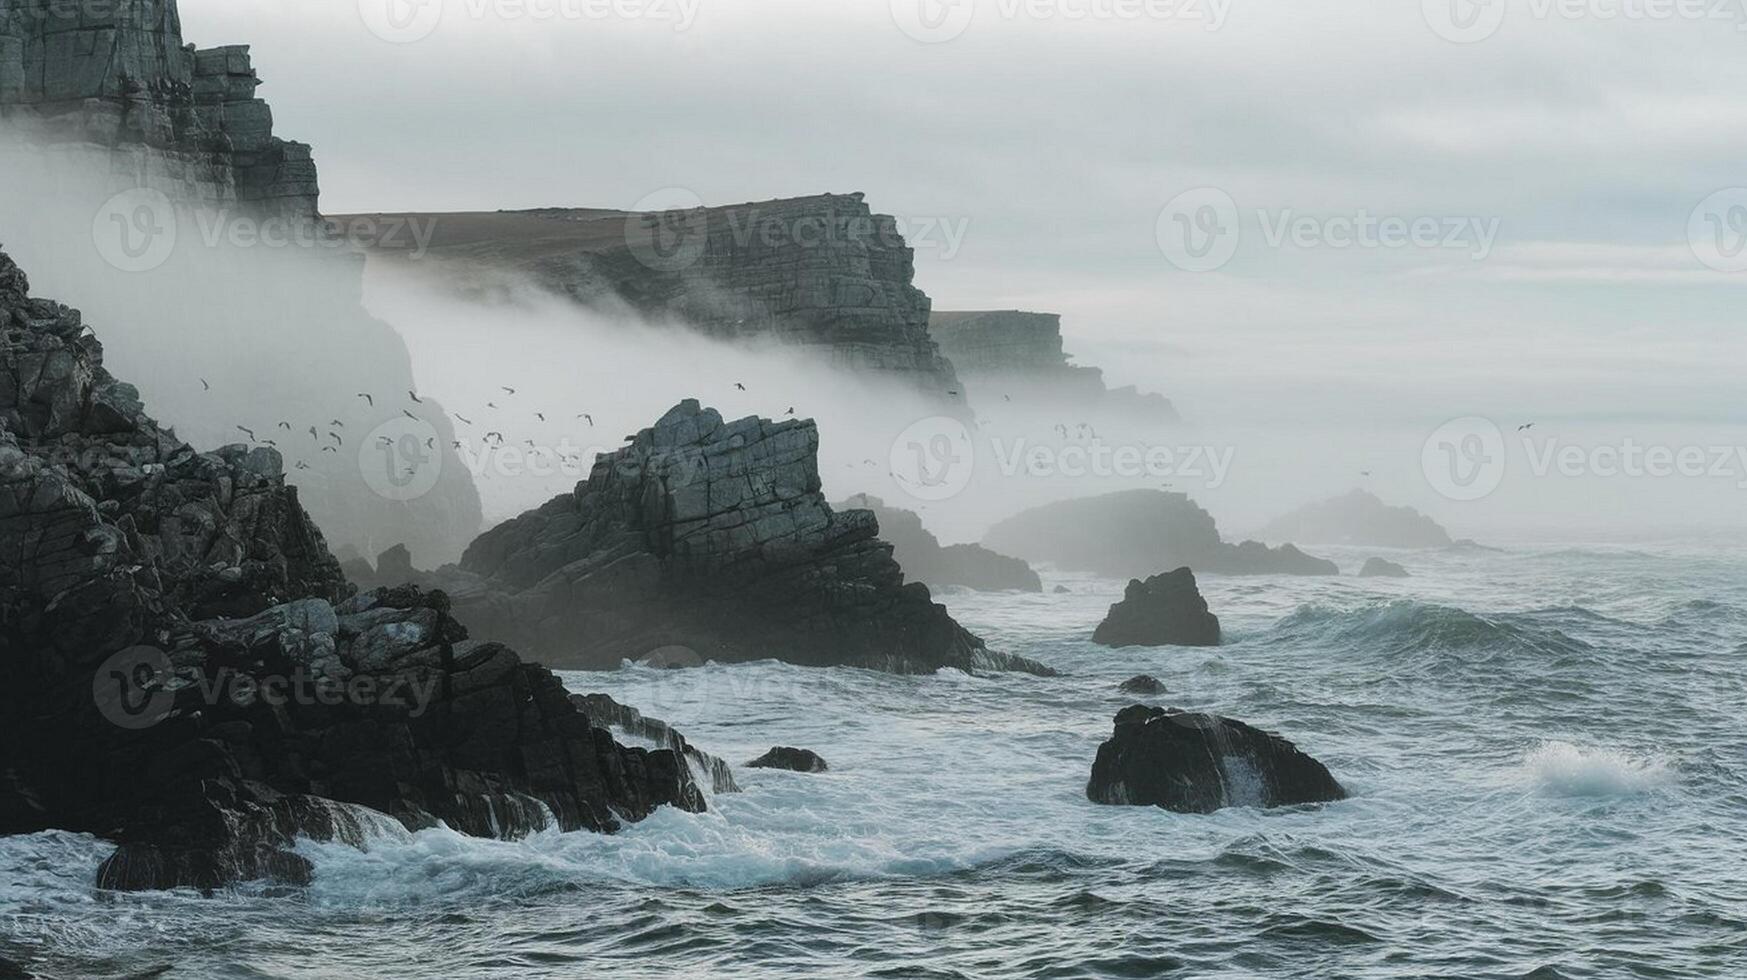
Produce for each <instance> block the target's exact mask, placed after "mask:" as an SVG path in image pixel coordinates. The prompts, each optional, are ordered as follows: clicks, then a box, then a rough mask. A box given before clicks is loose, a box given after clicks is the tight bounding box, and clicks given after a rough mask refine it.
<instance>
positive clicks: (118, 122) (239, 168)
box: [0, 0, 483, 563]
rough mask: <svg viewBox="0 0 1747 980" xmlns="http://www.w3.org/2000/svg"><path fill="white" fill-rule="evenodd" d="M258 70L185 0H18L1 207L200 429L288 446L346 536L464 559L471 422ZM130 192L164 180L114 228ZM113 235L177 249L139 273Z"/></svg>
mask: <svg viewBox="0 0 1747 980" xmlns="http://www.w3.org/2000/svg"><path fill="white" fill-rule="evenodd" d="M258 84H259V79H258V77H257V76H256V73H255V70H254V68H253V66H252V64H251V62H250V58H249V53H248V49H247V48H246V47H244V46H230V47H220V48H209V49H203V50H196V49H195V48H194V47H192V46H191V45H185V44H184V43H183V41H182V36H181V24H180V18H179V16H178V13H177V8H176V4H175V2H174V0H110V2H105V3H77V2H68V0H5V2H4V3H3V4H0V120H3V121H4V122H5V123H6V124H7V129H8V130H9V131H12V132H14V133H17V134H23V135H25V136H27V137H28V140H27V141H26V142H25V143H24V144H23V145H22V146H21V147H17V148H14V147H12V146H11V145H10V144H9V145H8V146H6V147H4V149H5V150H6V151H7V159H5V160H4V161H0V172H4V173H5V174H6V177H7V179H6V180H0V224H3V225H4V226H5V227H6V228H7V230H8V233H9V235H12V236H17V237H15V238H14V239H13V241H12V243H11V244H12V246H13V247H14V249H15V250H16V254H17V256H18V258H19V260H20V261H24V262H27V263H28V264H30V265H31V266H32V268H33V269H34V270H37V278H38V280H39V284H41V285H44V286H47V287H48V288H50V289H52V290H53V291H54V292H55V293H57V294H60V295H62V296H65V297H67V298H69V299H72V300H74V301H76V302H77V303H78V305H80V306H81V307H82V308H84V309H85V310H86V312H87V313H89V314H90V315H91V316H92V317H93V318H94V319H97V320H99V321H100V322H111V323H117V324H125V325H126V327H127V328H130V329H122V330H119V331H117V332H116V333H114V334H112V335H111V336H110V338H109V340H110V343H109V357H110V361H111V364H112V365H114V366H115V367H116V368H117V369H118V370H120V371H122V372H124V373H126V374H128V375H129V376H131V377H134V378H136V379H138V383H139V385H140V387H141V389H142V391H143V393H144V395H145V397H146V398H147V399H148V400H149V401H150V402H151V403H152V405H153V406H154V408H155V409H156V410H157V412H158V413H159V415H160V417H161V418H163V419H165V421H166V422H168V423H170V424H173V425H175V426H176V427H177V428H178V429H179V430H180V432H181V435H182V437H184V438H189V439H194V440H197V441H199V442H202V443H207V444H218V443H222V442H225V441H231V440H235V439H237V438H238V437H239V436H240V435H242V434H248V437H249V439H250V440H251V445H254V446H264V447H267V448H277V449H279V450H281V451H282V455H283V457H284V459H285V465H286V467H287V471H288V473H289V474H290V476H291V479H292V481H293V482H294V483H296V484H297V485H299V486H301V487H302V488H303V489H304V491H305V496H304V500H305V503H306V504H307V506H308V507H309V509H310V511H311V512H312V514H314V516H315V517H316V519H317V520H318V521H319V522H320V523H321V525H322V527H323V528H324V529H326V531H327V533H328V535H329V536H330V538H332V539H333V540H334V541H335V542H336V543H345V544H354V545H356V546H358V547H360V548H363V549H365V550H366V551H367V552H369V553H374V552H375V551H376V550H380V548H382V547H386V546H387V545H389V544H392V543H396V542H406V543H407V544H408V545H409V546H410V547H411V548H412V549H413V551H414V553H415V554H416V555H417V556H418V557H419V559H420V560H421V561H424V562H427V563H437V562H441V561H446V560H452V559H453V558H454V557H455V556H457V555H459V554H460V552H461V549H462V548H463V547H464V546H465V545H466V543H467V542H468V541H470V540H471V539H472V537H473V536H474V535H475V534H476V533H477V532H478V531H479V529H480V527H481V525H482V524H483V516H482V513H481V506H480V501H479V496H478V493H477V491H476V490H475V488H474V485H473V481H472V478H471V476H470V474H469V472H468V470H467V468H466V466H464V465H463V464H462V462H461V460H460V458H459V457H458V456H457V455H456V453H455V452H454V449H453V443H454V432H453V428H452V426H451V424H450V421H449V419H448V417H447V415H446V414H445V413H444V412H443V411H442V408H441V406H440V405H438V404H437V403H435V402H433V401H430V400H428V399H427V400H425V401H424V402H422V403H414V402H412V401H410V400H409V399H408V398H407V397H406V394H405V393H406V392H409V391H414V390H416V389H417V387H418V386H417V384H416V383H415V380H414V378H413V376H412V368H411V360H410V358H409V356H408V354H407V350H406V346H405V344H404V342H403V341H402V340H401V338H400V336H399V335H398V334H396V333H395V332H394V330H393V329H392V328H390V327H389V326H388V325H387V324H385V323H382V322H380V321H378V320H376V319H374V318H372V317H370V316H369V315H368V314H367V313H366V312H365V310H364V308H363V304H362V294H363V278H362V264H363V263H362V259H361V258H359V257H358V256H356V255H352V254H349V253H348V252H347V250H346V249H345V248H343V247H342V245H343V244H344V243H343V242H340V241H339V240H337V239H333V238H330V237H327V236H326V235H325V234H324V233H323V226H322V225H321V224H320V223H319V218H320V216H319V215H318V213H317V180H316V171H315V165H314V163H313V162H312V160H311V157H310V152H309V147H307V146H305V145H303V144H299V143H291V142H287V141H285V140H282V139H279V138H277V137H275V136H274V135H273V117H272V111H271V110H270V109H269V108H268V106H267V103H266V102H264V101H262V100H260V99H258V98H256V97H255V90H256V86H257V85H258ZM117 191H127V192H141V191H155V192H160V193H161V194H162V195H164V197H163V198H155V197H145V196H142V197H140V198H139V200H138V201H135V200H134V199H133V198H132V197H128V198H127V199H126V201H127V203H126V204H125V206H123V208H122V213H120V214H117V215H111V217H114V218H116V220H117V222H118V223H119V225H118V226H117V227H111V225H110V224H108V223H106V222H104V221H103V220H102V219H101V218H100V219H99V221H98V223H97V225H96V226H95V227H94V226H93V223H92V215H93V214H98V213H99V212H100V211H101V210H103V209H107V208H109V207H110V206H112V205H114V204H115V202H116V201H118V200H123V199H122V198H120V197H117V198H111V199H110V201H109V202H108V203H105V198H109V196H110V195H111V194H113V193H115V192H117ZM158 201H164V203H163V204H162V206H161V207H160V206H159V204H158V203H157V202H158ZM142 223H143V228H142V227H141V225H142ZM293 230H295V231H293ZM239 232H240V233H248V237H237V236H236V235H234V234H233V233H239ZM109 233H113V234H115V235H116V236H124V237H120V240H119V244H120V245H121V246H122V247H123V248H127V247H130V246H135V245H139V244H140V239H139V237H138V236H140V235H141V234H142V233H144V234H145V237H144V239H143V241H144V242H146V243H147V248H148V250H149V248H150V247H151V246H152V245H154V244H163V243H168V245H169V247H168V248H165V249H163V250H162V252H161V253H151V254H153V255H155V257H156V261H155V262H152V263H149V264H148V267H144V268H129V269H127V270H126V271H123V269H122V267H121V266H119V265H116V264H115V262H116V256H117V254H118V253H117V252H116V251H115V250H114V249H110V250H108V251H106V249H105V246H106V245H111V246H113V245H117V244H118V242H117V241H109V240H104V239H102V238H101V236H102V235H105V234H109ZM276 235H277V236H282V237H274V236H276ZM288 243H289V244H288ZM93 244H95V245H96V246H97V247H96V248H93ZM123 254H124V256H125V257H126V258H130V259H131V258H134V257H135V255H136V253H135V252H125V253H123ZM137 254H146V253H137ZM360 393H367V394H369V395H370V396H371V399H374V400H373V401H372V400H367V399H365V398H361V397H360ZM403 409H404V410H410V411H411V412H412V413H413V414H414V415H415V416H416V418H413V419H407V418H405V417H404V416H403V414H402V412H403ZM403 423H404V424H403ZM385 426H388V427H391V428H389V429H386V430H385V429H384V427H385ZM395 426H398V427H399V428H393V427H395ZM312 429H313V430H314V431H313V432H312V431H311V430H312ZM384 436H386V437H388V442H386V443H384V442H382V439H383V437H384Z"/></svg>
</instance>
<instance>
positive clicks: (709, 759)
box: [570, 694, 740, 793]
mask: <svg viewBox="0 0 1747 980" xmlns="http://www.w3.org/2000/svg"><path fill="white" fill-rule="evenodd" d="M570 700H571V701H572V702H573V703H574V704H575V705H576V706H577V707H578V708H580V709H582V713H583V714H585V715H587V716H588V718H589V721H592V722H593V723H594V724H595V726H596V727H597V728H617V729H618V730H619V731H621V732H623V733H624V734H626V735H628V736H630V737H632V738H639V739H643V740H644V741H648V742H653V743H655V744H656V745H657V746H660V747H662V748H668V749H672V750H673V751H675V752H677V753H679V754H680V755H681V756H682V757H684V758H685V759H687V760H688V761H690V762H691V763H692V764H693V765H695V766H697V767H698V769H699V771H701V772H702V773H703V774H704V775H705V776H707V777H709V780H710V789H711V791H712V792H716V793H738V792H740V786H739V785H738V784H736V783H735V782H734V769H733V767H732V766H730V765H728V763H727V762H724V761H723V760H722V759H720V758H718V757H716V756H713V755H711V754H709V753H708V752H705V751H703V750H702V749H699V748H695V747H693V745H692V744H691V743H690V742H688V741H686V738H685V736H684V735H681V734H680V733H679V732H677V731H675V730H674V729H673V726H671V725H669V724H668V723H667V722H665V721H662V720H661V719H659V718H651V717H649V716H648V715H645V714H644V713H643V712H641V711H638V710H637V709H636V708H632V707H630V706H628V705H623V704H620V703H619V702H617V701H614V700H613V699H612V697H611V696H610V695H606V694H573V695H571V696H570Z"/></svg>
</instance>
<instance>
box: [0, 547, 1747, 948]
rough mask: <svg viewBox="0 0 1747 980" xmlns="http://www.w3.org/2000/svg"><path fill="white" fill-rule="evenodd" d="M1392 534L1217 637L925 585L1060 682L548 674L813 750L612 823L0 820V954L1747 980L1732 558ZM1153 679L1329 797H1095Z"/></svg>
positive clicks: (1743, 773) (1742, 740) (1746, 630)
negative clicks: (173, 873)
mask: <svg viewBox="0 0 1747 980" xmlns="http://www.w3.org/2000/svg"><path fill="white" fill-rule="evenodd" d="M1319 551H1320V552H1322V553H1327V554H1329V556H1330V557H1333V558H1335V559H1336V560H1338V561H1339V562H1340V563H1341V564H1342V566H1343V567H1344V568H1348V569H1349V570H1350V569H1355V568H1357V566H1358V564H1359V562H1360V561H1361V560H1362V558H1364V557H1366V556H1367V555H1369V554H1372V553H1374V552H1372V551H1364V552H1360V551H1342V550H1340V549H1319ZM1385 554H1388V553H1385ZM1389 557H1392V558H1396V559H1397V560H1399V561H1401V562H1403V563H1404V564H1406V565H1407V566H1408V567H1409V568H1410V569H1411V570H1412V571H1413V572H1414V573H1415V576H1416V577H1415V578H1413V579H1410V580H1405V581H1382V580H1359V579H1356V578H1342V579H1330V580H1310V579H1286V578H1239V579H1234V578H1215V577H1206V578H1204V580H1203V583H1202V584H1203V589H1204V591H1205V593H1206V594H1207V596H1208V599H1209V601H1210V602H1211V604H1212V605H1213V607H1214V610H1215V611H1216V612H1217V613H1218V614H1219V615H1220V616H1221V618H1222V620H1223V623H1224V625H1225V628H1226V632H1227V637H1228V643H1227V645H1226V646H1223V647H1221V648H1219V649H1217V650H1189V649H1172V648H1161V649H1144V650H1121V651H1112V650H1105V649H1102V648H1099V647H1096V646H1093V645H1092V644H1091V643H1090V642H1089V639H1088V638H1089V636H1090V634H1091V631H1092V628H1093V627H1094V626H1095V625H1096V624H1097V623H1098V621H1099V620H1100V618H1101V617H1102V615H1103V613H1104V611H1105V609H1106V608H1107V607H1108V605H1109V604H1110V603H1111V602H1112V601H1114V600H1115V598H1117V596H1118V595H1119V594H1120V591H1121V586H1122V583H1120V582H1115V581H1108V580H1098V579H1092V578H1088V577H1084V576H1072V575H1063V574H1050V575H1047V576H1046V579H1047V585H1046V589H1048V588H1050V587H1053V586H1055V585H1063V586H1065V587H1067V588H1068V589H1069V590H1070V591H1069V592H1068V593H1067V594H1053V593H1049V592H1046V593H1045V594H1044V595H1041V596H1020V595H982V594H974V593H959V592H952V593H948V594H947V595H945V596H943V597H942V598H943V601H945V602H946V603H947V604H948V606H949V607H951V609H952V610H953V612H954V613H955V614H956V615H957V616H958V617H959V618H960V619H961V620H962V621H963V622H964V623H965V624H966V625H968V626H970V627H971V628H972V629H974V630H976V631H978V632H979V633H981V634H982V635H984V636H985V637H987V638H988V639H989V640H990V641H991V642H992V643H994V644H995V645H998V646H1001V647H1003V648H1007V649H1011V650H1014V651H1016V652H1019V653H1023V654H1025V655H1027V656H1031V657H1036V658H1038V659H1040V660H1043V661H1045V662H1047V663H1050V664H1052V665H1054V666H1056V667H1058V668H1060V669H1062V670H1063V671H1064V672H1065V674H1066V676H1063V677H1060V678H1050V679H1044V678H1035V677H1028V676H1022V675H1010V676H996V677H972V676H967V675H965V674H960V673H956V672H946V673H943V674H940V675H937V676H931V677H895V676H889V675H884V674H878V673H871V672H867V671H859V670H847V669H830V670H808V669H802V668H796V667H789V666H785V665H782V664H777V663H758V664H746V665H738V666H719V665H711V666H708V667H704V668H699V669H696V670H691V671H671V672H667V671H652V670H645V669H625V670H621V671H617V672H613V673H605V674H571V675H565V677H566V682H567V683H569V684H570V685H571V686H572V687H573V689H575V690H578V691H584V690H598V691H606V692H608V693H610V694H612V695H613V696H614V697H616V698H619V699H620V700H622V701H625V702H627V703H630V704H635V705H638V706H640V707H642V708H643V709H644V710H645V711H647V712H648V713H650V714H653V715H656V716H657V717H661V718H664V719H666V720H668V721H670V722H672V723H673V724H675V725H676V726H678V727H679V728H680V729H681V730H682V731H684V732H685V733H686V735H687V736H688V737H689V738H690V739H691V740H692V741H693V742H694V743H696V744H698V745H699V746H701V747H703V748H705V749H706V750H708V751H712V752H714V753H716V754H718V755H722V756H724V757H726V758H728V759H729V760H730V761H734V762H737V763H738V762H744V761H745V760H747V759H750V758H752V757H754V756H755V755H757V754H760V753H762V752H763V751H764V750H765V749H767V748H769V747H771V746H772V745H778V744H781V745H798V746H804V747H808V748H812V749H815V750H817V751H818V752H820V753H821V754H822V755H824V756H825V757H826V759H827V760H828V761H829V762H830V764H831V771H830V772H829V773H826V774H822V775H800V774H795V773H784V772H765V771H759V770H746V769H742V770H740V771H739V772H738V778H739V779H740V781H741V783H742V785H743V787H744V789H745V792H744V793H741V794H737V795H722V796H717V797H714V798H712V799H711V807H712V808H711V811H710V812H709V813H706V814H698V815H693V814H685V813H678V812H671V811H664V812H661V813H659V814H657V815H656V816H655V817H653V818H652V819H650V820H647V821H645V822H643V823H641V824H637V825H634V826H632V827H630V828H629V829H627V830H626V831H625V832H623V833H621V834H618V835H616V836H599V835H593V834H586V833H578V834H558V833H544V834H539V835H536V836H535V837H533V838H531V839H528V840H525V841H520V842H513V843H510V842H495V841H480V840H473V839H468V838H462V837H458V836H456V835H454V834H451V833H448V832H445V831H442V830H436V831H428V832H424V833H420V834H417V835H412V834H404V833H396V834H386V835H383V836H381V837H378V838H377V839H374V840H373V841H372V842H371V844H370V846H369V848H368V850H365V851H359V850H354V849H351V848H348V847H344V846H341V845H323V844H314V843H306V844H305V845H304V846H303V847H304V851H305V853H307V854H308V855H309V856H310V857H311V858H312V859H314V861H315V863H316V867H317V877H316V881H315V883H314V885H313V886H311V887H309V888H307V889H290V890H287V889H275V888H267V887H262V886H258V885H254V886H247V887H243V888H239V889H237V890H235V891H234V892H231V893H227V894H224V895H221V896H218V897H214V898H201V897H199V896H197V895H194V894H192V893H172V894H145V895H118V894H107V893H102V892H98V891H96V890H95V889H93V888H92V887H91V885H90V882H91V880H92V875H93V872H94V871H95V869H96V867H97V865H98V863H99V862H100V861H101V860H102V859H103V857H104V856H105V855H106V853H107V851H108V848H107V846H106V845H104V844H103V843H102V842H100V841H96V840H93V839H91V838H88V837H83V836H79V835H72V834H64V833H51V834H39V835H35V836H30V837H15V838H9V839H3V840H0V957H7V958H11V959H15V960H21V961H25V962H27V963H31V964H33V967H32V968H33V969H36V970H38V971H40V972H42V973H44V974H45V975H48V976H66V977H127V976H141V975H150V976H166V977H201V978H205V977H251V978H254V977H341V976H370V977H426V976H429V977H443V978H470V977H518V978H525V977H592V976H613V977H661V976H711V977H741V976H746V977H752V976H774V977H796V978H815V977H826V976H830V977H837V976H867V977H940V978H947V977H1062V978H1066V977H1152V976H1194V977H1533V978H1549V980H1551V978H1561V977H1569V978H1576V977H1706V976H1710V977H1741V976H1747V733H1744V731H1743V727H1744V722H1747V710H1744V709H1747V559H1743V558H1742V557H1741V552H1740V551H1739V550H1738V549H1733V548H1725V547H1722V546H1720V545H1719V546H1706V545H1702V544H1700V545H1692V544H1686V545H1681V546H1674V545H1668V546H1658V545H1640V546H1634V547H1632V548H1619V547H1613V548H1602V547H1573V546H1567V545H1558V546H1547V547H1539V548H1535V547H1518V548H1514V549H1511V550H1509V551H1506V552H1497V553H1495V552H1489V551H1452V552H1433V553H1405V554H1401V555H1389ZM1139 672H1147V673H1151V674H1153V675H1155V676H1157V677H1159V678H1160V679H1161V680H1163V681H1164V682H1165V684H1166V686H1167V687H1168V689H1169V691H1168V693H1167V694H1164V695H1161V696H1159V697H1157V698H1150V699H1147V700H1152V701H1157V702H1159V703H1164V704H1171V705H1178V706H1181V707H1185V708H1194V709H1202V710H1209V711H1217V712H1221V713H1224V714H1229V715H1232V716H1234V717H1237V718H1241V719H1244V720H1246V721H1249V722H1251V723H1253V724H1256V725H1259V726H1262V727H1266V728H1271V729H1274V730H1277V731H1279V732H1281V733H1282V734H1284V735H1285V736H1286V737H1288V738H1290V739H1292V740H1294V741H1295V742H1296V743H1297V744H1298V745H1299V746H1300V747H1301V748H1303V749H1305V750H1306V751H1308V752H1310V753H1312V754H1313V755H1315V756H1317V757H1318V758H1320V759H1321V760H1323V761H1324V762H1325V763H1327V764H1328V766H1329V767H1330V769H1331V770H1332V771H1333V772H1334V773H1335V775H1336V776H1337V778H1339V779H1340V780H1342V781H1343V782H1344V783H1345V784H1346V786H1347V787H1348V788H1349V789H1350V790H1351V791H1352V792H1353V794H1354V797H1353V799H1351V800H1348V801H1345V802H1341V803H1337V804H1332V805H1328V806H1324V807H1316V808H1289V809H1280V810H1273V811H1261V810H1255V809H1243V808H1239V809H1228V810H1225V811H1221V812H1219V813H1216V814H1212V815H1182V814H1173V813H1167V812H1165V811H1162V810H1158V809H1154V808H1144V807H1102V806H1096V805H1093V804H1091V803H1089V802H1088V801H1087V800H1086V798H1085V795H1084V787H1085V782H1086V777H1087V774H1088V772H1089V769H1090V765H1091V760H1092V756H1093V754H1094V752H1095V751H1096V749H1097V746H1098V744H1099V742H1100V741H1102V740H1103V739H1104V738H1105V737H1106V736H1107V735H1108V733H1109V729H1110V722H1111V716H1112V715H1113V714H1114V713H1115V712H1116V710H1117V709H1118V708H1120V707H1122V706H1123V705H1124V704H1126V703H1129V702H1130V701H1131V700H1133V699H1131V698H1127V697H1125V696H1119V695H1118V693H1117V691H1116V686H1117V684H1118V683H1119V682H1120V681H1121V680H1123V679H1124V678H1126V677H1128V676H1130V675H1133V674H1135V673H1139Z"/></svg>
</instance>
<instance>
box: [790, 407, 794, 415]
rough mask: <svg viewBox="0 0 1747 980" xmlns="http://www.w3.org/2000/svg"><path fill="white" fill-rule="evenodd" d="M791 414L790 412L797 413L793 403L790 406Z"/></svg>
mask: <svg viewBox="0 0 1747 980" xmlns="http://www.w3.org/2000/svg"><path fill="white" fill-rule="evenodd" d="M789 414H790V415H793V414H795V406H793V405H790V406H789Z"/></svg>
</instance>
